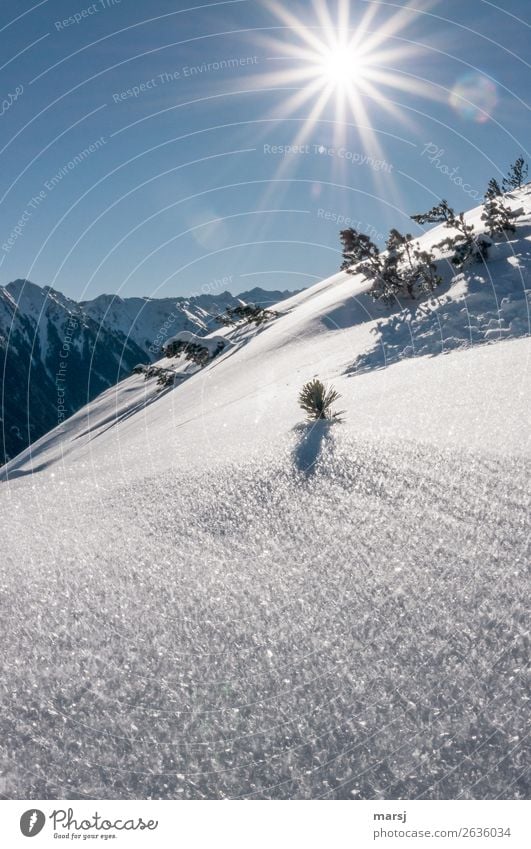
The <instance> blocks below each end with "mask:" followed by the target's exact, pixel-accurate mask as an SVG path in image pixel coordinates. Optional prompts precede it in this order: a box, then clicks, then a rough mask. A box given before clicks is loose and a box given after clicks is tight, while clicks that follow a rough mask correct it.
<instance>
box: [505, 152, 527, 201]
mask: <svg viewBox="0 0 531 849" xmlns="http://www.w3.org/2000/svg"><path fill="white" fill-rule="evenodd" d="M527 172H528V168H527V162H526V161H525V159H524V157H523V156H519V157H518V159H517V160H516V161H515V162H513V164H512V165H511V167H510V168H509V171H508V172H507V176H506V177H504V178H503V180H502V186H503V191H504V192H510V191H511V190H512V189H521V188H522V186H523V184H524V183H525V181H526V179H527Z"/></svg>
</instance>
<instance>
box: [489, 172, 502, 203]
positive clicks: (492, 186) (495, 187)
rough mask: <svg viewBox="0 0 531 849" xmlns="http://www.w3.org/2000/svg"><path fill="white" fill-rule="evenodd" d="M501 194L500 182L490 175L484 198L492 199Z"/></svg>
mask: <svg viewBox="0 0 531 849" xmlns="http://www.w3.org/2000/svg"><path fill="white" fill-rule="evenodd" d="M502 195H503V192H502V190H501V187H500V184H499V183H498V181H497V180H496V179H494V177H491V179H490V180H489V184H488V186H487V191H486V192H485V199H486V200H492V199H493V198H499V197H501V196H502Z"/></svg>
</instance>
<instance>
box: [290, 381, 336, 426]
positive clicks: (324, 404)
mask: <svg viewBox="0 0 531 849" xmlns="http://www.w3.org/2000/svg"><path fill="white" fill-rule="evenodd" d="M339 398H341V395H340V394H339V392H336V390H335V389H334V387H333V386H330V387H328V388H327V387H326V386H325V385H324V383H322V381H320V380H319V379H318V378H315V379H314V380H310V381H308V383H305V384H304V386H303V387H302V389H301V391H300V394H299V406H300V407H301V408H302V409H303V410H304V412H305V413H306V415H307V417H308V421H318V420H319V419H327V420H328V421H341V415H342V413H343V412H344V410H341V411H340V412H334V411H333V410H332V404H333V403H334V402H335V401H337V400H338V399H339Z"/></svg>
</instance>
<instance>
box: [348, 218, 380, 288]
mask: <svg viewBox="0 0 531 849" xmlns="http://www.w3.org/2000/svg"><path fill="white" fill-rule="evenodd" d="M339 238H340V239H341V244H342V245H343V263H342V265H341V271H347V272H348V273H349V274H357V273H358V272H359V271H362V269H360V268H356V269H355V268H354V267H353V266H355V265H357V264H358V263H361V262H362V263H363V271H362V273H364V274H365V276H366V277H369V278H370V277H371V276H372V277H374V276H376V275H378V274H379V273H380V271H381V266H382V260H381V257H380V250H379V248H378V246H377V245H375V243H374V242H373V241H372V239H370V238H369V236H367V235H366V234H365V233H358V231H357V230H355V229H354V228H353V227H349V228H348V229H347V230H341V232H340V234H339Z"/></svg>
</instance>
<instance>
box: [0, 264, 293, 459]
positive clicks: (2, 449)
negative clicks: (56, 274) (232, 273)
mask: <svg viewBox="0 0 531 849" xmlns="http://www.w3.org/2000/svg"><path fill="white" fill-rule="evenodd" d="M289 294H290V293H288V292H267V291H266V290H264V289H260V288H255V289H253V290H251V291H250V292H244V293H242V294H241V295H240V296H238V297H235V296H234V295H231V294H230V292H226V291H225V292H218V293H217V294H202V295H197V296H193V297H190V298H120V297H119V296H118V295H101V296H99V297H98V298H95V299H94V300H92V301H82V302H80V303H78V302H76V301H74V300H72V299H71V298H67V297H66V296H65V295H63V294H62V293H61V292H57V291H56V290H55V289H52V288H50V287H49V286H45V287H41V286H36V285H35V284H34V283H30V282H29V281H28V280H15V281H14V282H12V283H8V284H7V286H0V374H1V375H2V393H1V404H0V406H1V416H0V465H2V464H3V463H4V462H5V461H6V460H8V459H10V458H12V457H14V456H15V455H16V454H18V453H19V452H20V451H22V450H23V448H25V447H26V446H27V445H28V444H29V443H31V442H34V441H35V440H36V439H38V438H39V437H40V436H42V434H43V433H46V431H48V430H50V429H51V428H52V427H54V425H56V424H57V423H58V421H60V420H62V419H64V418H65V417H67V416H70V415H72V413H74V412H75V411H76V410H78V409H79V408H80V407H82V406H84V405H85V404H86V403H87V401H89V400H91V399H92V398H94V397H95V396H97V395H99V394H100V393H101V392H103V391H104V389H107V388H108V387H109V386H114V385H115V384H116V383H117V382H118V381H119V380H121V379H122V378H123V377H125V376H127V375H129V374H130V373H131V370H132V368H133V367H134V366H135V365H136V364H137V363H139V362H143V363H146V362H150V361H152V360H154V359H156V358H157V355H158V354H160V346H161V344H162V342H163V341H164V339H165V338H167V337H168V336H169V335H170V334H172V333H176V332H177V331H183V330H187V331H193V332H195V333H197V334H199V335H201V336H202V335H204V334H205V333H208V331H209V329H211V327H212V325H213V316H215V315H217V314H218V313H220V312H223V311H224V310H225V308H226V307H227V306H237V305H238V304H239V303H240V301H241V300H244V301H245V302H246V303H248V302H253V303H259V304H265V305H267V304H269V303H271V300H272V299H273V300H275V301H276V300H281V299H282V298H284V297H286V295H289ZM246 299H247V300H246ZM58 407H60V409H58Z"/></svg>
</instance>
